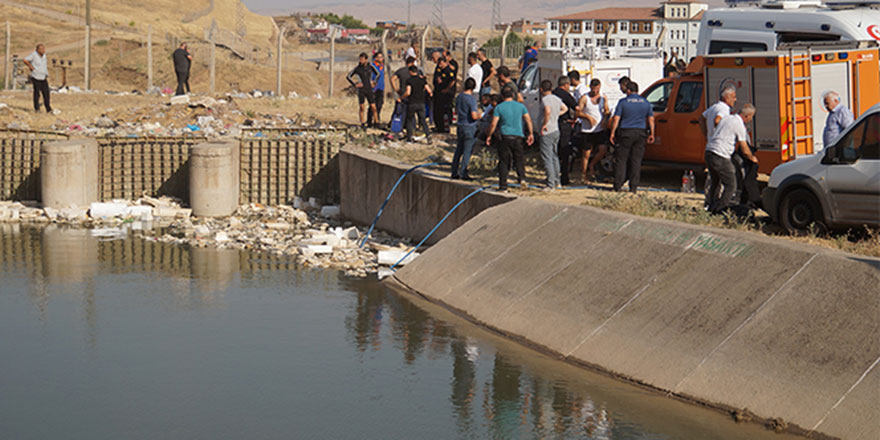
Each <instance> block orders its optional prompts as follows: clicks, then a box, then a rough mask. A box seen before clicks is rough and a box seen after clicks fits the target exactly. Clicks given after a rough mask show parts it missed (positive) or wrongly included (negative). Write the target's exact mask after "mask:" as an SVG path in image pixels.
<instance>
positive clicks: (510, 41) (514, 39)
mask: <svg viewBox="0 0 880 440" xmlns="http://www.w3.org/2000/svg"><path fill="white" fill-rule="evenodd" d="M534 42H535V39H534V38H532V37H531V36H529V35H526V37H525V38H521V37H520V36H519V35H517V34H516V33H515V32H511V33H509V34H507V45H508V46H515V45H517V44H522V43H524V44H526V45H528V46H531V45H532V43H534ZM483 47H501V36H500V35H499V36H497V37H494V38H491V39H489V41H487V42H486V44H484V45H483Z"/></svg>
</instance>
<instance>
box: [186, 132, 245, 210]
mask: <svg viewBox="0 0 880 440" xmlns="http://www.w3.org/2000/svg"><path fill="white" fill-rule="evenodd" d="M238 168H239V158H238V143H237V142H204V143H201V144H198V145H196V146H194V147H192V148H190V150H189V204H190V206H191V207H192V210H193V211H192V212H193V215H195V216H198V217H225V216H228V215H231V214H232V213H233V212H235V210H236V209H237V208H238V193H239V170H238Z"/></svg>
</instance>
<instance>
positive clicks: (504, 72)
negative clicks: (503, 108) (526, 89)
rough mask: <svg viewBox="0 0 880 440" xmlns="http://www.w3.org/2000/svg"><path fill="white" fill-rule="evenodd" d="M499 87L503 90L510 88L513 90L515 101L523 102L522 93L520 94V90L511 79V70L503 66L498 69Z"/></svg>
mask: <svg viewBox="0 0 880 440" xmlns="http://www.w3.org/2000/svg"><path fill="white" fill-rule="evenodd" d="M498 86H499V87H501V89H502V90H503V89H504V88H505V87H510V88H511V89H512V90H513V99H514V100H516V102H520V103H521V102H523V97H522V93H520V92H519V88H518V87H517V86H516V83H515V82H513V80H512V79H510V69H508V68H507V66H501V67H499V68H498Z"/></svg>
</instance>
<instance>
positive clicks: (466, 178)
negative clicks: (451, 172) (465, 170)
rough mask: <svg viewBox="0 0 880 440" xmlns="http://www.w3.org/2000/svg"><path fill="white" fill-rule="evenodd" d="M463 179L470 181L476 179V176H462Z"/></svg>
mask: <svg viewBox="0 0 880 440" xmlns="http://www.w3.org/2000/svg"><path fill="white" fill-rule="evenodd" d="M461 180H465V181H468V182H472V181H473V180H474V178H473V177H471V176H463V177H462V178H461Z"/></svg>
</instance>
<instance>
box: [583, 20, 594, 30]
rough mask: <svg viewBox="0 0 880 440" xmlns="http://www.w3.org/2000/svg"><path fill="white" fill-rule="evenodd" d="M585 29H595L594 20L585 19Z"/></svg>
mask: <svg viewBox="0 0 880 440" xmlns="http://www.w3.org/2000/svg"><path fill="white" fill-rule="evenodd" d="M584 30H585V31H592V30H593V22H592V21H585V22H584Z"/></svg>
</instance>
